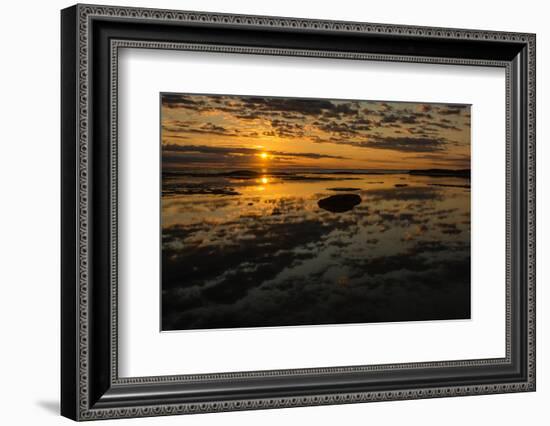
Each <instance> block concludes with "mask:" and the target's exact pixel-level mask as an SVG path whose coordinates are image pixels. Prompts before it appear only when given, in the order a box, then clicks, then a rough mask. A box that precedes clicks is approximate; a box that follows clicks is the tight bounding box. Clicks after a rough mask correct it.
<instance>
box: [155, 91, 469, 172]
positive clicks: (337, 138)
mask: <svg viewBox="0 0 550 426" xmlns="http://www.w3.org/2000/svg"><path fill="white" fill-rule="evenodd" d="M470 120H471V118H470V106H469V105H457V104H433V103H409V102H384V101H362V100H332V99H310V98H282V97H260V96H237V95H194V94H161V139H162V157H163V170H177V169H183V168H195V169H198V168H224V169H271V170H275V169H313V168H319V169H369V170H372V169H386V170H387V169H393V170H404V169H406V170H409V169H426V168H446V169H469V168H470Z"/></svg>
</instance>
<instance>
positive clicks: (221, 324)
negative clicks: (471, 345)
mask: <svg viewBox="0 0 550 426" xmlns="http://www.w3.org/2000/svg"><path fill="white" fill-rule="evenodd" d="M470 122H471V117H470V105H465V104H442V103H418V102H390V101H372V100H343V99H317V98H315V99H313V98H294V97H269V96H249V95H224V94H219V95H218V94H180V93H161V94H160V126H161V168H162V170H161V172H162V173H161V175H162V184H161V186H162V190H161V192H162V195H161V265H162V266H161V330H162V331H175V330H199V329H226V328H244V327H282V326H305V325H308V326H312V325H327V324H333V325H336V324H365V323H379V322H399V321H427V320H460V319H469V318H470V315H471V302H470V293H471V291H470V284H471V283H470Z"/></svg>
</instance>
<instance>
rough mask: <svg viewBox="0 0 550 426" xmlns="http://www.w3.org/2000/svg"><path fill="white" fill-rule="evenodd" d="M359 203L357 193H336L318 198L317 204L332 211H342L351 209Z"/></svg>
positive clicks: (359, 199) (359, 198)
mask: <svg viewBox="0 0 550 426" xmlns="http://www.w3.org/2000/svg"><path fill="white" fill-rule="evenodd" d="M360 203H361V197H360V196H359V195H357V194H338V195H331V196H330V197H327V198H323V199H322V200H319V201H318V202H317V205H318V206H319V207H320V208H322V209H323V210H328V211H329V212H332V213H343V212H347V211H349V210H351V209H353V208H354V207H355V206H356V205H358V204H360Z"/></svg>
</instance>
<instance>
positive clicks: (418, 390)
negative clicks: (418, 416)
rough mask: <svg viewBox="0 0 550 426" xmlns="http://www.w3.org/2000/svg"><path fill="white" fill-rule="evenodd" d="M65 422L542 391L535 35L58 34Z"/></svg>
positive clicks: (189, 15) (104, 15) (348, 26)
mask: <svg viewBox="0 0 550 426" xmlns="http://www.w3.org/2000/svg"><path fill="white" fill-rule="evenodd" d="M61 49H62V76H61V81H62V93H61V97H62V123H61V127H62V153H61V155H62V283H61V285H62V291H61V307H62V312H61V315H62V330H61V332H62V333H61V334H62V359H61V365H62V376H61V384H62V389H61V412H62V414H63V415H64V416H66V417H69V418H71V419H74V420H94V419H106V418H123V417H142V416H160V415H170V414H188V413H205V412H215V411H229V410H245V409H265V408H278V407H292V406H308V405H321V404H344V403H354V402H368V401H382V400H400V399H417V398H436V397H446V396H466V395H479V394H490V393H504V392H521V391H534V390H535V35H533V34H520V33H508V32H506V33H505V32H494V31H479V30H463V29H448V28H427V27H412V26H402V25H386V24H369V23H358V22H336V21H319V20H308V19H295V18H281V17H267V16H243V15H228V14H217V13H203V12H184V11H170V10H154V9H138V8H128V7H106V6H95V5H76V6H73V7H70V8H67V9H64V10H63V11H62V12H61Z"/></svg>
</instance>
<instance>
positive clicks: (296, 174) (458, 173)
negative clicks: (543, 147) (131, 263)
mask: <svg viewBox="0 0 550 426" xmlns="http://www.w3.org/2000/svg"><path fill="white" fill-rule="evenodd" d="M392 174H409V175H413V176H431V177H458V178H466V179H470V176H471V172H470V169H458V170H453V169H415V170H311V171H309V170H296V171H280V170H271V171H265V172H261V171H256V170H248V169H245V170H231V171H219V172H190V171H176V170H171V171H163V172H162V175H163V177H164V176H165V177H177V176H189V177H226V178H234V179H259V178H262V177H266V176H268V177H269V176H271V177H279V178H284V179H288V180H309V179H316V180H319V179H323V180H331V179H332V178H330V177H324V178H319V177H311V176H308V175H392ZM340 179H341V178H340ZM350 179H351V178H350Z"/></svg>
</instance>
